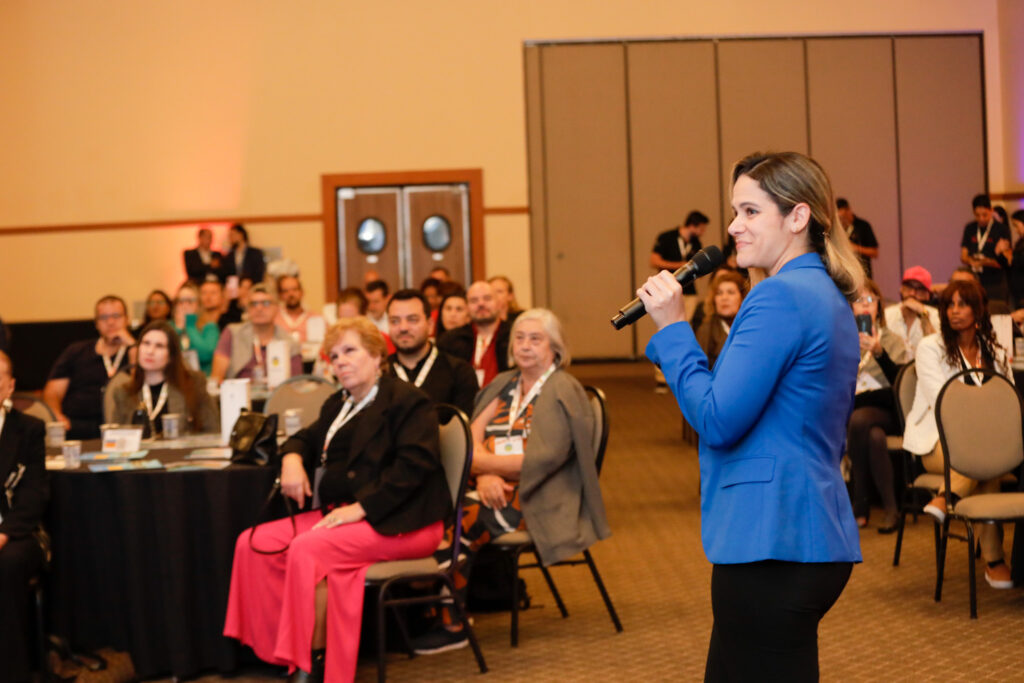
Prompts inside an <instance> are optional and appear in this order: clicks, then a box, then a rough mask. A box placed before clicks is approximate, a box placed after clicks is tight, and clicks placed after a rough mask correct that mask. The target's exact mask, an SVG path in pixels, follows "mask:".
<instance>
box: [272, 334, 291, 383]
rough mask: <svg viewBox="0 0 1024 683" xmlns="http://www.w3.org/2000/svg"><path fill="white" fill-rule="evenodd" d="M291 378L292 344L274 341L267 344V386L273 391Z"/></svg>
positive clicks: (279, 340) (278, 340)
mask: <svg viewBox="0 0 1024 683" xmlns="http://www.w3.org/2000/svg"><path fill="white" fill-rule="evenodd" d="M291 376H292V344H291V342H287V341H284V340H281V339H275V340H274V341H272V342H270V343H269V344H267V386H268V387H270V388H271V389H273V388H274V387H276V386H278V385H280V384H281V383H282V382H284V381H285V380H286V379H288V378H289V377H291Z"/></svg>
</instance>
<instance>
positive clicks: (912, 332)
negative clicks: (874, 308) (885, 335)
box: [883, 304, 939, 358]
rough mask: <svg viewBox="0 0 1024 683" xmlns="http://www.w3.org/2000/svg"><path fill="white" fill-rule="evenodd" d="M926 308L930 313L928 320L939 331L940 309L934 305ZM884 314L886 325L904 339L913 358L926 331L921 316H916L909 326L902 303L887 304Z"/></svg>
mask: <svg viewBox="0 0 1024 683" xmlns="http://www.w3.org/2000/svg"><path fill="white" fill-rule="evenodd" d="M924 310H925V311H926V312H927V313H928V320H929V321H930V322H931V324H932V329H934V330H935V331H936V332H938V331H939V309H937V308H935V307H934V306H925V307H924ZM883 315H884V316H885V326H886V327H888V328H889V329H890V330H891V331H892V332H895V333H896V335H897V336H899V337H900V339H902V340H903V344H904V345H905V346H906V347H907V351H909V352H910V357H911V358H913V357H914V354H915V353H916V352H917V345H918V344H920V343H921V339H923V338H924V337H925V334H924V331H923V330H922V329H921V327H922V325H921V320H920V318H915V319H914V322H912V323H910V327H907V321H906V320H904V319H903V310H902V306H900V304H893V305H891V306H886V307H885V310H884V311H883Z"/></svg>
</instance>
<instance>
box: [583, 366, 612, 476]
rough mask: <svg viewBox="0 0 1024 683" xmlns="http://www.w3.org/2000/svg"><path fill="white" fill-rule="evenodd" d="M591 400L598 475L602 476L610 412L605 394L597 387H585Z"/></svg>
mask: <svg viewBox="0 0 1024 683" xmlns="http://www.w3.org/2000/svg"><path fill="white" fill-rule="evenodd" d="M583 390H584V391H586V392H587V398H588V399H589V400H590V407H591V408H592V409H593V411H594V455H595V465H596V466H597V473H598V474H601V465H603V464H604V452H605V449H606V448H607V447H608V429H609V425H608V410H607V407H606V399H605V395H604V392H603V391H601V390H600V389H598V388H597V387H592V386H585V387H583Z"/></svg>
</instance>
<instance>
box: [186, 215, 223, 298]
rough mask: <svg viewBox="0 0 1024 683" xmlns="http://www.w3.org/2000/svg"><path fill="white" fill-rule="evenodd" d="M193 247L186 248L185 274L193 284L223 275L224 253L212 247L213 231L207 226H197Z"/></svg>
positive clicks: (219, 277)
mask: <svg viewBox="0 0 1024 683" xmlns="http://www.w3.org/2000/svg"><path fill="white" fill-rule="evenodd" d="M196 239H197V241H198V244H196V247H195V249H186V250H185V253H184V256H185V275H186V276H187V277H188V279H189V280H190V281H191V282H192V283H193V284H195V285H199V284H202V283H203V282H206V281H207V279H209V278H210V277H214V278H216V279H218V280H220V279H221V278H222V276H223V275H224V254H222V253H220V252H219V251H217V250H216V249H214V248H213V233H212V232H211V231H210V229H209V228H199V232H198V234H197V235H196Z"/></svg>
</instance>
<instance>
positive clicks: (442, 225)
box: [423, 214, 452, 251]
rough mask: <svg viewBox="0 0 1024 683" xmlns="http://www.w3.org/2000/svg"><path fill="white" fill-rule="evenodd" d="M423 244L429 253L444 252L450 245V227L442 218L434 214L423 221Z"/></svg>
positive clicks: (445, 219) (446, 220)
mask: <svg viewBox="0 0 1024 683" xmlns="http://www.w3.org/2000/svg"><path fill="white" fill-rule="evenodd" d="M423 243H424V244H426V245H427V248H428V249H430V250H431V251H444V250H445V249H447V248H448V247H449V246H450V245H451V243H452V226H451V223H449V222H448V219H447V218H445V217H444V216H438V215H437V214H434V215H433V216H430V217H429V218H427V220H425V221H423Z"/></svg>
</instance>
